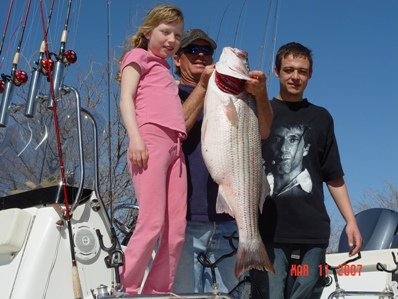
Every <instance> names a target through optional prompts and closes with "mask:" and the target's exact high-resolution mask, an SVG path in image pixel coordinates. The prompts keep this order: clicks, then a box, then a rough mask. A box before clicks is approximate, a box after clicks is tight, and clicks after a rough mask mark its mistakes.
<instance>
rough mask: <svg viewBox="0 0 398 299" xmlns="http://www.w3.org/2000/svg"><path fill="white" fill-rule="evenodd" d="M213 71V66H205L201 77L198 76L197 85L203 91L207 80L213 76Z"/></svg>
mask: <svg viewBox="0 0 398 299" xmlns="http://www.w3.org/2000/svg"><path fill="white" fill-rule="evenodd" d="M214 69H215V64H211V65H207V66H206V67H205V69H204V70H203V73H202V75H201V76H200V80H199V82H198V85H201V86H202V87H203V88H204V89H207V84H208V83H209V79H210V77H211V75H212V74H213V72H214Z"/></svg>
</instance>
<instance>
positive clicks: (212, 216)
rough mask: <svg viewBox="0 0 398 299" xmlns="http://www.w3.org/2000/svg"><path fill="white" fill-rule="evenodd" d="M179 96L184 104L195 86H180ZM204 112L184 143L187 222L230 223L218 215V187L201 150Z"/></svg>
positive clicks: (224, 217) (228, 218)
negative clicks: (186, 179) (186, 180)
mask: <svg viewBox="0 0 398 299" xmlns="http://www.w3.org/2000/svg"><path fill="white" fill-rule="evenodd" d="M178 87H179V96H180V98H181V101H182V102H184V101H185V100H186V99H187V98H188V96H189V95H190V94H191V92H192V91H193V89H194V86H190V85H181V84H180V85H179V86H178ZM202 122H203V110H202V111H201V112H200V115H199V116H198V118H197V120H196V123H195V124H194V126H193V127H192V129H191V130H190V131H189V132H188V137H187V139H186V140H184V141H183V144H182V149H183V151H184V155H185V160H186V165H187V176H188V207H187V220H191V221H229V220H233V218H232V217H231V216H229V215H228V214H225V213H222V214H218V213H216V200H217V194H218V185H217V184H216V183H215V182H214V181H213V179H212V178H211V176H210V174H209V171H208V170H207V167H206V165H205V163H204V161H203V157H202V148H201V129H202Z"/></svg>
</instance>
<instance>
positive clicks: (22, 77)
mask: <svg viewBox="0 0 398 299" xmlns="http://www.w3.org/2000/svg"><path fill="white" fill-rule="evenodd" d="M13 77H14V79H11V78H12V77H11V76H8V75H5V74H1V78H2V80H0V93H2V92H4V86H5V83H6V82H10V81H12V83H13V84H14V85H15V86H21V85H23V84H25V83H26V82H28V78H29V77H28V74H27V73H26V72H25V71H23V70H19V71H17V72H15V75H14V76H13Z"/></svg>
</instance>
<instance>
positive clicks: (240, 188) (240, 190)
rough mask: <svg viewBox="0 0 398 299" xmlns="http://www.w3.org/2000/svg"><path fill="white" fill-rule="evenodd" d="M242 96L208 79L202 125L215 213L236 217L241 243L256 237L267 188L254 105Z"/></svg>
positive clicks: (245, 95)
mask: <svg viewBox="0 0 398 299" xmlns="http://www.w3.org/2000/svg"><path fill="white" fill-rule="evenodd" d="M213 75H214V74H213ZM243 96H244V97H245V98H241V99H240V98H237V97H235V96H233V95H229V94H226V93H224V92H222V91H221V90H219V89H218V87H217V86H216V85H215V82H214V78H210V81H209V86H208V91H207V94H206V99H205V104H204V105H205V106H204V109H205V114H204V119H203V126H202V154H203V159H204V161H205V163H206V166H207V167H208V170H209V172H210V174H211V176H212V178H213V179H214V181H215V182H216V183H217V184H219V196H218V199H217V209H218V210H217V212H219V213H220V212H226V213H229V214H231V215H232V216H233V217H235V220H236V222H237V224H238V227H239V242H240V243H245V242H246V240H247V239H252V238H255V239H257V238H259V233H258V228H257V220H258V214H257V213H258V207H259V204H260V198H261V197H262V196H265V193H264V194H262V193H263V192H265V191H264V190H265V188H266V187H267V186H266V185H265V184H266V179H265V174H264V171H263V169H262V163H261V161H262V160H261V145H260V142H261V138H260V132H259V126H258V119H257V116H256V112H255V109H256V106H255V102H254V99H253V97H252V96H251V95H249V94H247V93H243ZM232 103H233V105H234V107H235V109H236V113H237V123H235V124H233V123H231V120H230V119H231V116H230V112H229V110H230V109H228V108H226V107H228V105H231V104H232ZM224 201H225V202H224ZM225 203H226V204H225Z"/></svg>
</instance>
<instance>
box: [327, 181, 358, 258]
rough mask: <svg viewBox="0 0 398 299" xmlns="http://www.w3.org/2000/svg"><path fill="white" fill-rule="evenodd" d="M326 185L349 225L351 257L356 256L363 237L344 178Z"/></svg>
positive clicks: (347, 228)
mask: <svg viewBox="0 0 398 299" xmlns="http://www.w3.org/2000/svg"><path fill="white" fill-rule="evenodd" d="M326 185H327V187H328V189H329V192H330V195H332V197H333V200H334V202H335V203H336V205H337V207H338V209H339V211H340V213H341V215H342V216H343V218H344V220H345V222H346V223H347V226H346V233H347V237H348V245H349V246H350V248H351V251H350V252H349V256H352V255H355V254H357V253H358V252H359V250H360V249H361V246H362V237H361V233H360V231H359V228H358V225H357V221H356V219H355V215H354V212H353V210H352V206H351V202H350V198H349V196H348V191H347V186H346V184H345V182H344V178H343V177H339V178H336V179H333V180H331V181H328V182H327V183H326Z"/></svg>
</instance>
